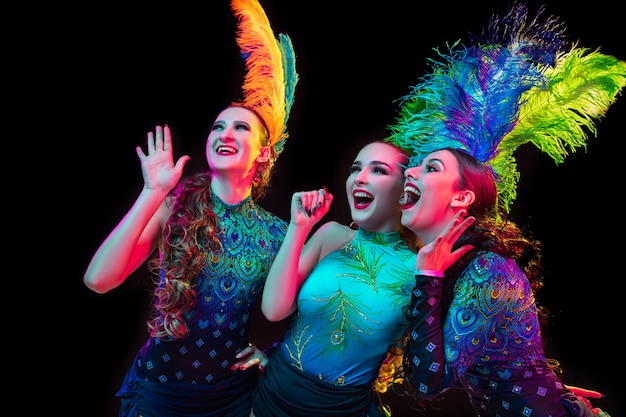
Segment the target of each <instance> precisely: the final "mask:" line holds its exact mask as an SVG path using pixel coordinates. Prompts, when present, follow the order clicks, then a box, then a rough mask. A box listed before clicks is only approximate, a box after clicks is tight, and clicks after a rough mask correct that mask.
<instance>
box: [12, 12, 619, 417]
mask: <svg viewBox="0 0 626 417" xmlns="http://www.w3.org/2000/svg"><path fill="white" fill-rule="evenodd" d="M368 3H370V2H361V1H354V0H348V1H337V0H336V1H316V2H297V1H280V0H264V1H262V5H263V6H264V8H265V10H266V12H267V14H268V16H269V18H270V21H271V22H272V26H273V28H274V30H275V32H277V33H278V32H284V33H287V34H289V35H290V36H291V38H292V41H293V44H294V47H295V50H296V54H297V57H298V59H297V67H298V72H299V74H300V83H299V84H298V86H297V90H296V100H295V104H294V107H293V109H292V115H291V118H290V120H289V132H290V138H289V139H288V142H287V145H286V149H285V151H284V152H283V154H282V155H281V157H280V159H279V160H278V163H277V165H276V169H275V173H274V176H273V180H272V181H273V188H272V189H271V190H270V191H269V192H268V194H267V196H266V198H265V199H264V201H263V205H264V206H265V207H266V208H268V209H269V210H271V211H273V212H274V213H276V214H278V215H280V216H281V217H283V218H285V219H288V215H289V197H290V195H291V194H292V193H293V192H294V191H297V190H301V189H310V188H318V187H321V186H323V185H326V186H327V187H328V188H329V189H330V190H331V192H333V193H334V194H335V197H336V198H335V203H334V207H333V208H332V210H331V212H330V213H329V214H328V215H327V217H326V219H327V220H330V219H335V220H339V221H342V222H349V214H350V213H349V209H348V207H347V203H346V201H345V197H344V196H345V191H344V190H345V189H344V182H345V177H346V174H347V169H348V166H349V163H350V162H351V161H352V159H353V157H354V156H355V153H356V151H357V150H358V148H359V147H360V146H361V145H363V144H364V143H365V142H367V141H369V140H371V139H374V138H379V137H382V135H383V134H384V132H385V130H384V128H385V126H386V125H387V124H389V123H391V122H392V119H393V117H394V115H395V111H396V110H397V108H396V105H395V104H394V103H393V100H394V99H396V98H398V97H400V96H402V95H404V94H405V93H407V92H408V87H409V86H410V85H413V84H414V83H415V82H416V81H417V78H418V77H419V76H421V75H423V73H424V71H426V57H429V56H433V52H432V49H431V48H432V47H444V46H445V43H446V42H453V41H455V40H457V39H458V38H463V39H465V40H466V39H467V35H468V33H469V32H479V31H480V29H481V27H482V26H483V25H484V24H486V23H487V21H488V18H489V17H490V15H491V14H492V13H500V14H503V13H504V12H505V11H506V8H507V5H508V2H505V1H495V0H490V1H482V2H475V1H451V2H450V1H449V2H400V1H386V2H377V3H373V4H370V5H366V4H368ZM543 3H544V4H546V15H548V14H555V15H559V16H561V17H562V18H563V19H564V20H565V22H566V23H567V25H568V33H569V35H570V37H571V39H572V40H576V39H580V44H581V45H582V46H587V47H590V48H596V47H600V48H601V51H602V52H604V53H606V54H612V55H616V56H618V57H619V58H621V59H626V48H625V47H624V45H623V42H624V36H623V30H624V19H623V17H622V16H623V14H622V13H621V12H620V11H618V5H617V4H616V3H614V2H610V1H609V0H597V1H594V2H588V3H585V5H584V6H585V7H578V6H574V3H572V2H566V1H555V0H546V1H545V2H543ZM528 4H529V8H530V11H531V13H534V12H535V11H536V10H537V6H538V4H540V3H539V2H536V1H532V2H529V3H528ZM6 19H7V20H12V19H16V20H17V21H18V22H22V20H23V24H18V25H17V27H19V29H16V30H15V31H13V32H12V33H11V34H10V35H9V36H8V37H7V38H6V40H7V41H8V42H7V43H8V48H7V52H8V53H10V54H11V55H12V54H13V53H15V57H14V58H12V59H8V60H7V62H6V66H7V68H8V69H9V70H14V71H15V72H14V73H12V77H9V78H8V79H9V80H11V82H10V83H7V84H8V85H7V90H11V92H13V93H17V94H16V95H15V98H13V99H11V100H9V99H8V98H5V99H6V100H7V103H6V104H9V107H10V109H11V110H9V111H7V112H6V113H5V115H9V116H10V118H9V119H8V120H7V121H8V123H9V124H10V125H11V126H13V128H17V130H18V134H17V135H16V137H15V139H14V140H12V141H10V143H11V145H10V146H17V147H22V146H25V149H24V150H23V151H22V152H20V153H16V154H13V155H12V156H11V157H10V158H11V159H13V158H17V159H18V162H21V163H23V164H24V165H23V171H18V172H17V175H16V176H14V179H13V181H14V182H12V184H13V185H12V186H15V187H16V188H17V189H18V192H21V193H24V196H23V197H18V198H15V197H13V198H11V201H10V203H9V204H10V205H11V206H13V205H16V206H18V207H25V209H24V210H23V211H20V210H21V209H19V210H18V209H16V210H12V213H14V214H13V215H15V213H16V212H22V213H23V214H22V221H23V222H25V223H26V224H27V226H30V227H32V228H33V231H32V232H31V233H30V234H28V235H27V236H28V238H27V241H25V242H23V244H21V245H20V248H19V249H18V250H17V251H16V254H15V256H17V253H22V257H23V256H24V255H25V254H28V255H29V256H30V257H28V258H27V259H32V260H27V261H20V262H19V263H18V264H19V265H20V266H19V267H18V268H19V271H16V272H15V274H16V276H17V277H18V279H20V280H23V281H21V282H20V289H19V295H16V298H18V297H19V298H20V299H22V298H24V299H26V300H29V301H28V303H24V308H25V309H27V310H29V311H32V312H33V314H36V315H37V316H38V320H39V321H40V322H41V323H43V324H42V325H39V326H37V327H36V328H30V327H29V326H28V325H24V327H23V331H26V332H27V333H28V334H29V335H30V336H29V337H31V340H32V342H31V345H32V346H33V347H34V351H35V352H41V353H40V354H37V353H36V354H33V355H30V354H29V357H30V359H29V362H28V364H26V366H27V368H28V369H29V371H28V372H27V373H26V375H25V381H27V382H28V383H33V384H34V385H35V386H37V387H39V386H41V387H42V388H45V389H46V390H50V392H56V391H58V394H57V395H55V396H54V398H56V399H55V400H54V401H53V402H52V403H48V402H42V401H34V402H32V403H30V402H28V403H25V404H24V408H25V409H32V408H36V407H39V406H43V407H44V408H45V409H46V410H54V411H62V412H64V414H72V415H73V414H76V415H87V416H102V417H109V416H114V415H116V413H117V399H116V398H115V397H114V393H115V391H116V390H117V388H118V386H119V384H120V381H121V379H122V376H123V374H124V372H125V370H126V369H127V368H128V366H129V365H130V362H131V361H132V358H133V356H134V355H135V353H136V351H137V349H138V348H139V347H140V345H141V344H142V343H143V341H144V339H145V337H146V335H147V332H146V330H145V324H144V322H145V319H146V318H147V315H148V308H149V306H148V296H147V291H148V288H149V287H150V285H149V278H148V274H147V271H146V269H145V268H140V270H139V271H137V272H136V273H134V274H133V275H131V276H130V277H129V278H128V279H127V281H126V282H125V283H124V284H123V285H121V286H120V287H118V288H117V289H115V290H113V291H111V292H109V293H107V294H105V295H98V294H95V293H92V292H90V291H89V290H87V289H86V287H84V285H83V284H82V275H83V273H84V271H85V269H86V267H87V264H88V262H89V259H90V257H91V255H92V254H93V252H94V251H95V250H96V248H97V247H98V245H99V244H100V242H101V241H102V240H103V239H104V238H105V237H106V235H107V234H108V232H109V231H110V230H111V229H112V228H113V227H114V226H115V225H116V224H117V222H118V221H119V220H120V219H121V217H122V216H123V215H124V214H125V213H126V211H127V210H128V208H129V207H130V206H131V204H132V203H133V201H134V199H135V197H136V196H137V195H138V193H139V191H140V189H141V186H142V178H141V170H140V164H139V161H138V158H137V156H136V154H135V150H134V148H135V146H136V145H141V146H144V148H145V134H146V132H147V131H149V130H152V129H153V128H154V126H155V125H157V124H165V123H167V124H169V126H170V127H171V129H172V134H173V140H174V151H175V154H176V156H177V157H178V156H181V155H183V154H189V155H191V156H192V159H191V161H190V162H189V163H188V164H187V167H186V168H185V173H186V174H189V173H191V172H193V171H195V170H198V169H204V168H205V167H206V159H205V155H204V147H205V139H206V136H207V133H208V130H209V127H210V125H211V123H212V121H213V118H214V117H215V115H216V114H217V112H218V111H219V110H220V109H221V108H222V107H223V106H224V105H225V104H227V103H228V102H230V101H231V100H234V99H238V98H239V97H240V86H241V81H242V77H243V64H242V62H241V60H240V58H239V51H238V49H237V46H236V43H235V21H234V18H233V17H232V13H231V11H230V9H229V5H228V2H227V1H225V0H220V1H217V0H215V1H209V2H202V3H197V4H194V5H189V4H185V3H184V2H164V3H159V4H157V3H154V4H151V5H149V6H144V7H138V6H132V7H131V5H130V4H123V5H122V4H114V3H97V2H96V3H89V4H85V5H83V6H73V7H72V8H69V7H68V8H67V9H63V8H62V6H59V5H54V6H52V5H46V6H39V8H38V9H32V10H24V11H19V12H13V13H12V14H10V13H7V16H6ZM5 56H9V55H5ZM9 84H10V85H9ZM625 101H626V98H624V97H620V98H618V101H617V103H615V104H614V105H613V106H612V107H611V108H610V109H609V111H608V113H607V114H606V117H605V118H604V119H602V121H601V122H599V123H598V124H597V126H598V135H597V136H598V137H597V138H593V137H591V138H590V139H589V141H588V148H587V150H586V151H580V152H578V153H576V154H574V155H572V156H571V157H569V158H568V159H567V161H566V162H565V163H564V164H562V165H561V166H558V167H557V166H556V165H555V164H554V163H553V162H552V160H551V159H549V158H548V157H547V156H545V155H543V154H541V153H540V152H538V151H537V150H535V149H534V148H531V147H530V146H523V147H522V148H520V149H519V150H518V152H517V154H516V155H517V159H518V165H519V170H520V172H521V174H522V176H521V181H520V183H519V189H518V198H517V200H516V203H515V204H514V207H513V213H512V215H513V217H514V219H515V220H516V221H518V223H520V224H521V225H523V226H528V227H530V228H531V229H532V230H533V232H534V233H535V236H536V237H537V238H539V239H540V240H542V241H543V242H544V267H545V269H546V271H545V272H546V276H545V282H546V287H545V289H544V290H543V292H542V293H541V302H542V303H543V304H544V305H545V306H547V307H548V308H549V309H550V311H551V312H552V314H553V318H552V326H551V331H550V332H549V334H547V335H546V339H547V344H548V346H547V354H548V356H553V357H556V358H558V359H559V360H560V361H561V363H562V365H563V367H564V369H565V374H564V377H565V382H566V383H569V384H572V385H578V386H584V387H588V388H594V389H597V390H599V391H601V392H603V393H604V394H605V398H604V399H601V400H596V401H595V402H594V403H595V404H596V405H599V406H601V407H603V408H604V409H605V410H606V411H608V412H609V413H611V414H612V415H613V416H614V417H615V416H617V415H618V406H617V401H618V395H619V394H618V391H617V384H616V383H615V382H610V381H616V380H617V378H619V377H620V376H621V375H620V374H619V373H618V368H619V369H623V367H622V365H621V361H622V356H621V355H622V353H621V350H622V349H621V344H620V342H618V337H617V336H618V335H620V334H621V333H622V330H623V329H624V324H623V321H622V314H619V313H618V312H619V311H621V310H620V308H619V305H620V304H619V303H620V302H621V301H622V300H623V297H620V295H621V293H620V291H619V290H618V288H621V283H620V282H619V281H620V280H621V278H620V277H622V276H623V275H622V274H623V272H619V271H620V270H619V269H618V268H619V267H621V264H622V263H621V262H620V261H621V260H623V256H624V255H623V250H622V246H623V245H622V241H623V239H622V235H623V232H624V227H623V222H622V221H621V220H620V219H621V214H622V211H621V208H622V206H623V203H622V199H623V196H622V191H623V178H624V175H623V171H622V170H623V166H624V161H623V154H624V152H623V151H624V143H623V142H622V141H623V140H624V137H623V133H622V129H621V127H622V123H623V120H624V118H625V117H626V106H625V104H626V103H625ZM6 104H5V105H6ZM15 110H18V111H19V113H21V114H24V115H25V117H24V118H23V119H22V118H18V117H15V118H12V117H13V116H12V112H13V111H15ZM9 150H12V149H9ZM26 159H27V160H28V161H32V164H33V165H26V162H25V160H26ZM33 178H34V180H33ZM15 184H17V185H15ZM15 200H18V201H15ZM12 219H13V217H12V216H11V217H9V221H13V220H12ZM16 224H18V223H17V222H16ZM12 227H16V226H15V225H14V226H12ZM18 235H20V236H21V235H22V233H21V232H20V233H19V234H18ZM21 240H22V239H21V238H18V239H17V240H16V242H19V241H21ZM40 251H43V256H41V255H40ZM31 252H32V253H34V255H30V253H31ZM9 256H14V255H13V253H11V254H10V255H9ZM48 256H50V258H49V259H48ZM16 259H17V258H16ZM8 261H9V262H10V263H13V261H12V260H11V259H9V260H8ZM36 265H39V266H38V267H37V269H36V270H35V271H33V270H32V267H33V266H36ZM618 265H619V266H618ZM35 283H40V286H41V287H40V288H38V287H39V286H37V285H36V284H35ZM31 285H32V286H31ZM618 285H619V287H618ZM14 301H17V300H14ZM30 322H31V321H30V320H29V321H28V323H30ZM256 323H257V324H256V325H255V327H254V333H255V337H256V338H257V340H259V341H262V340H269V339H273V337H274V336H276V335H277V334H278V333H279V332H280V331H282V329H283V325H284V323H278V324H274V325H269V324H267V323H264V322H262V319H260V318H259V321H257V322H256ZM619 340H621V337H620V338H619ZM32 357H35V358H37V359H32ZM50 364H51V365H52V368H51V369H48V365H50ZM616 374H617V375H616ZM40 384H41V385H40ZM29 390H30V389H29ZM37 391H38V389H37ZM29 392H30V391H29ZM33 393H35V391H33ZM34 395H36V396H37V397H38V396H39V395H40V394H39V393H35V394H34ZM464 401H465V399H464V397H459V399H458V400H455V404H454V405H452V403H451V404H450V410H451V411H448V412H447V413H444V412H442V413H440V414H436V415H442V416H443V415H457V416H458V415H467V414H466V413H467V410H465V411H459V409H458V408H459V407H461V409H462V408H463V407H462V405H459V404H463V403H464ZM459 402H460V403H459ZM57 409H58V410H57ZM402 415H406V412H405V411H404V406H403V405H402V404H399V405H398V411H397V413H396V414H395V416H396V417H401V416H402ZM433 415H435V414H433Z"/></svg>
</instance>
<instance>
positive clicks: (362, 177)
mask: <svg viewBox="0 0 626 417" xmlns="http://www.w3.org/2000/svg"><path fill="white" fill-rule="evenodd" d="M354 182H355V183H356V184H359V185H361V184H367V170H366V169H363V170H361V171H360V172H359V173H358V174H357V176H356V177H355V178H354Z"/></svg>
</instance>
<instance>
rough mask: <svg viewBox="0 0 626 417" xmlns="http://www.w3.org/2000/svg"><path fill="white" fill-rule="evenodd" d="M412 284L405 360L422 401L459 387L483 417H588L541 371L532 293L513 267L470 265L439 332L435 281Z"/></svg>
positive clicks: (485, 257)
mask: <svg viewBox="0 0 626 417" xmlns="http://www.w3.org/2000/svg"><path fill="white" fill-rule="evenodd" d="M441 279H452V278H451V277H448V276H446V277H445V278H441ZM416 280H417V286H416V289H415V291H414V292H413V300H412V306H413V310H412V315H413V320H412V323H411V330H412V331H411V338H410V340H409V361H410V363H411V370H412V373H413V383H414V385H415V387H416V390H417V391H418V393H419V394H420V395H421V396H423V397H434V396H436V395H437V394H438V393H440V392H442V391H445V390H447V389H449V388H451V387H452V386H453V385H454V384H455V383H456V382H457V381H458V382H460V383H461V385H462V386H463V388H464V390H465V391H466V392H467V393H468V395H469V397H470V401H471V403H472V406H473V407H474V410H475V411H476V412H477V415H478V416H481V417H486V416H492V417H500V416H520V417H525V416H526V417H528V416H533V417H534V416H542V417H543V416H545V417H564V416H580V417H582V416H592V415H593V414H591V410H589V409H588V408H587V407H585V406H584V404H583V403H582V402H580V401H578V400H577V399H576V398H575V396H574V395H573V394H571V393H570V392H569V391H568V390H567V389H566V388H565V387H564V385H563V382H562V381H561V380H560V379H559V378H558V377H557V376H556V375H555V373H554V372H553V371H552V369H551V368H550V367H549V366H548V365H547V363H546V358H545V356H544V352H543V345H542V340H541V333H540V328H539V319H538V316H537V308H536V305H535V300H534V296H533V293H532V289H531V286H530V283H529V281H528V279H527V278H526V276H525V274H524V273H523V272H522V270H521V269H520V268H519V267H518V265H517V264H516V263H515V262H514V261H513V260H510V259H505V258H503V257H501V256H499V255H497V254H495V253H492V252H480V253H479V254H478V255H477V257H475V258H474V259H473V260H472V262H470V264H469V265H468V267H467V268H465V270H464V271H463V272H462V274H461V276H460V277H459V278H458V280H457V282H456V284H455V288H454V298H453V301H452V304H451V306H450V308H449V310H448V312H447V314H446V316H445V320H444V322H443V333H442V331H441V329H442V323H441V320H440V316H441V311H440V309H441V306H440V303H441V295H442V288H441V285H440V284H441V283H440V282H439V278H434V277H427V276H416ZM444 364H445V366H444Z"/></svg>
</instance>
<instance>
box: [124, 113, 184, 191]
mask: <svg viewBox="0 0 626 417" xmlns="http://www.w3.org/2000/svg"><path fill="white" fill-rule="evenodd" d="M147 137H148V138H147V139H148V154H147V155H146V154H145V153H144V152H143V150H142V149H141V147H140V146H137V148H136V151H137V156H139V160H140V161H141V172H142V173H143V180H144V188H147V189H150V190H161V191H164V192H165V193H169V192H170V191H171V190H172V189H173V188H174V186H175V185H176V183H177V182H178V180H179V179H180V177H181V176H182V174H183V168H184V166H185V164H186V163H187V161H188V160H189V159H191V158H190V157H189V156H188V155H183V156H181V157H180V158H178V160H177V161H176V165H174V157H173V153H172V136H171V133H170V128H169V127H168V126H167V125H165V126H164V127H161V126H156V128H155V131H154V132H148V135H147Z"/></svg>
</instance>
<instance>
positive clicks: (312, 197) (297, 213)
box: [291, 187, 333, 227]
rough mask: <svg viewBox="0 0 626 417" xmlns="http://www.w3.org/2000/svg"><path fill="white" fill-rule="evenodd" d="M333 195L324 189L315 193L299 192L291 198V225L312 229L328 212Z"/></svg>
mask: <svg viewBox="0 0 626 417" xmlns="http://www.w3.org/2000/svg"><path fill="white" fill-rule="evenodd" d="M332 202H333V195H332V194H331V193H330V192H329V191H328V189H326V187H324V188H321V189H319V190H315V191H300V192H297V193H294V194H293V196H292V197H291V223H293V224H294V225H296V226H309V227H313V225H315V223H317V222H318V221H319V220H320V219H321V218H322V217H324V215H325V214H326V213H328V211H329V210H330V205H331V203H332Z"/></svg>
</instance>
